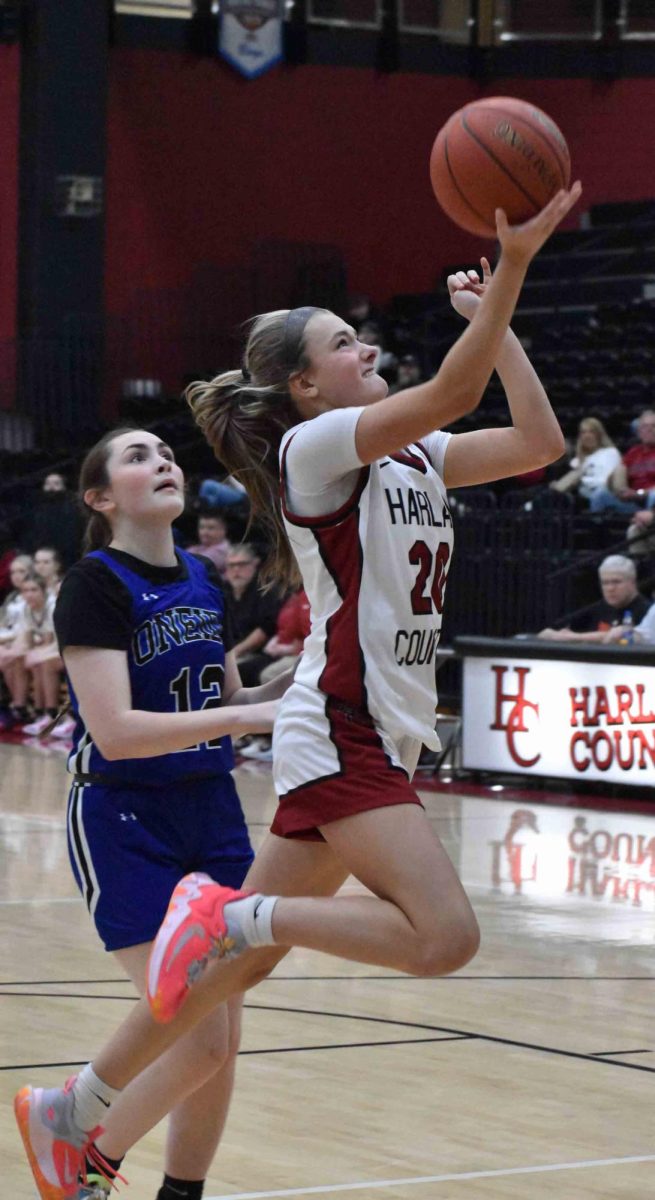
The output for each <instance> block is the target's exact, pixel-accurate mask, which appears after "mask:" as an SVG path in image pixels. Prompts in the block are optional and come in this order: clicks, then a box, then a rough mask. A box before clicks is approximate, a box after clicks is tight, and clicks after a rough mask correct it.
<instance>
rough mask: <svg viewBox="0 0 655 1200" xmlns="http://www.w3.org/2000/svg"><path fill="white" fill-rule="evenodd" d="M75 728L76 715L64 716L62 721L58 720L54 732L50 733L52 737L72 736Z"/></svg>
mask: <svg viewBox="0 0 655 1200" xmlns="http://www.w3.org/2000/svg"><path fill="white" fill-rule="evenodd" d="M74 730H75V718H74V717H62V719H61V721H58V722H57V724H56V725H55V727H54V729H53V731H52V733H51V734H50V737H53V738H70V737H72V736H73V733H74Z"/></svg>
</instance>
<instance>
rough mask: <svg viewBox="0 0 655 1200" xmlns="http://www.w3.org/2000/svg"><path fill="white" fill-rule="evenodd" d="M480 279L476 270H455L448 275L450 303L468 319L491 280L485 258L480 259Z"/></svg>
mask: <svg viewBox="0 0 655 1200" xmlns="http://www.w3.org/2000/svg"><path fill="white" fill-rule="evenodd" d="M480 266H481V268H482V279H480V276H479V275H478V273H477V271H457V272H456V274H454V275H449V276H448V280H447V283H448V293H449V295H450V303H451V304H452V306H453V308H454V309H455V312H458V313H459V315H460V317H466V320H467V321H470V320H471V318H472V316H473V314H474V313H475V311H476V309H477V307H478V305H479V303H480V300H481V299H482V297H483V296H484V293H485V292H486V290H487V288H488V286H489V282H490V280H491V267H490V266H489V261H488V259H486V258H481V259H480Z"/></svg>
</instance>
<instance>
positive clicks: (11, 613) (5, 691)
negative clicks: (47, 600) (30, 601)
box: [0, 554, 32, 731]
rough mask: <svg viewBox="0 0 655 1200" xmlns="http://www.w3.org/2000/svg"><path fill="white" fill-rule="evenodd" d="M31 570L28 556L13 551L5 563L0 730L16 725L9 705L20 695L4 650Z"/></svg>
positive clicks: (20, 612) (8, 646) (17, 618)
mask: <svg viewBox="0 0 655 1200" xmlns="http://www.w3.org/2000/svg"><path fill="white" fill-rule="evenodd" d="M31 569H32V559H31V558H30V557H29V555H27V554H17V555H16V557H15V558H14V559H13V560H12V562H11V564H10V566H9V577H10V589H11V590H10V591H9V592H8V594H7V595H6V596H5V599H4V601H3V604H2V606H1V607H0V705H1V707H0V731H2V730H7V729H13V727H14V725H16V724H17V720H16V717H15V715H14V713H13V711H12V706H13V704H14V697H15V696H16V695H18V696H20V686H18V687H16V686H14V681H13V678H12V677H13V674H14V666H13V663H12V660H11V656H10V655H9V654H8V653H5V652H8V651H10V649H11V646H12V644H13V642H14V640H15V638H16V633H17V630H18V626H19V624H20V621H21V618H22V616H23V612H24V610H25V601H24V600H23V597H22V596H21V592H20V588H21V584H22V583H23V582H24V580H25V578H26V576H27V575H28V573H29V572H30V571H31ZM25 719H27V714H25Z"/></svg>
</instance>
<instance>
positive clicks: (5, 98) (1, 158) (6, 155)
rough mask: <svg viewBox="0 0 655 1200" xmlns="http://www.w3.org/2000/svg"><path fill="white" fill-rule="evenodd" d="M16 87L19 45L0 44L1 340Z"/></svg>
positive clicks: (10, 242)
mask: <svg viewBox="0 0 655 1200" xmlns="http://www.w3.org/2000/svg"><path fill="white" fill-rule="evenodd" d="M18 89H19V55H18V47H17V46H0V342H1V341H4V340H5V339H6V338H10V337H13V335H14V333H15V329H16V237H17V232H18V229H17V220H18Z"/></svg>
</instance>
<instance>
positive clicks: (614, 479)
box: [589, 408, 655, 513]
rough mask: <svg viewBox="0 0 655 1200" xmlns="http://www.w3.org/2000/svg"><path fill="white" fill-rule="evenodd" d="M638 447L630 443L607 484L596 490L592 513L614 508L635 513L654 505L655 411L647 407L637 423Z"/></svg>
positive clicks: (591, 506)
mask: <svg viewBox="0 0 655 1200" xmlns="http://www.w3.org/2000/svg"><path fill="white" fill-rule="evenodd" d="M637 436H638V438H639V441H638V443H637V445H636V446H631V447H630V449H629V450H626V452H625V454H624V455H623V460H622V462H621V463H620V464H619V466H618V467H617V468H616V470H615V471H613V473H612V475H611V476H610V479H609V486H608V487H601V488H598V490H597V491H595V492H594V493H593V495H592V497H591V499H590V501H589V507H590V509H591V511H592V512H605V511H606V510H608V509H609V510H611V511H614V512H620V513H634V512H636V511H637V509H651V508H652V507H653V506H654V505H655V412H654V411H653V410H652V409H650V408H648V409H646V410H645V411H644V412H642V413H641V414H640V416H639V418H638V422H637Z"/></svg>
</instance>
